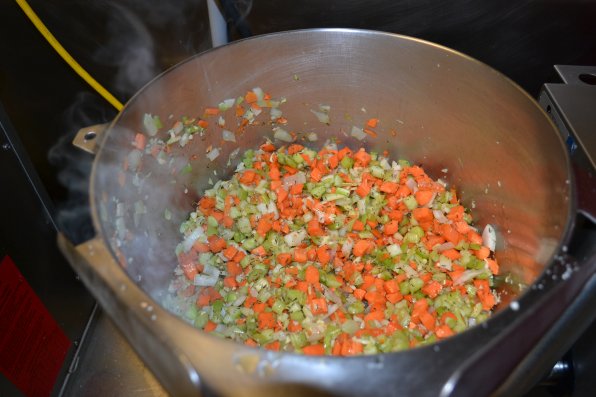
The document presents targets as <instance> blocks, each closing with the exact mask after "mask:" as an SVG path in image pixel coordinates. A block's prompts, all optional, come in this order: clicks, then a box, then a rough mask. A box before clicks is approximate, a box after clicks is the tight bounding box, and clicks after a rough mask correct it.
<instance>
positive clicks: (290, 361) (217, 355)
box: [59, 29, 593, 396]
mask: <svg viewBox="0 0 596 397" xmlns="http://www.w3.org/2000/svg"><path fill="white" fill-rule="evenodd" d="M253 87H261V88H263V89H264V90H266V91H268V92H269V93H271V94H272V95H273V96H275V97H284V98H286V100H287V102H286V103H285V104H284V105H283V112H284V116H285V117H286V118H287V119H288V121H289V123H288V126H287V130H288V131H290V130H293V131H296V132H298V133H299V132H315V133H316V134H317V136H318V140H317V141H316V142H313V143H311V145H312V146H320V145H322V143H323V142H324V141H325V140H326V139H327V138H330V137H337V136H339V137H341V139H342V142H343V143H344V144H346V145H349V146H351V147H354V148H357V147H359V146H365V147H366V148H368V149H371V150H381V151H382V150H388V151H389V155H390V157H391V158H394V159H397V158H405V159H409V160H411V161H413V162H415V163H419V164H422V165H423V166H424V167H425V169H426V170H427V172H428V173H429V174H430V175H431V176H433V177H435V178H437V177H441V176H445V174H444V173H442V170H444V169H448V172H447V174H446V176H445V179H446V180H447V181H448V182H449V183H450V184H452V185H454V186H456V187H457V189H458V191H459V192H460V193H461V197H462V199H463V202H464V204H465V205H466V206H468V207H472V206H473V207H475V213H476V214H477V219H476V220H475V221H476V223H477V224H478V225H481V226H483V225H485V224H488V223H490V224H492V225H493V226H494V227H495V229H496V231H497V253H496V255H497V258H498V260H499V262H500V264H501V268H502V271H503V273H504V274H508V275H509V279H510V280H516V283H519V284H525V285H527V286H528V287H527V288H525V289H522V290H521V292H520V290H519V289H516V288H515V283H509V284H505V287H503V290H502V302H501V304H500V306H499V308H498V310H497V313H496V314H495V315H494V316H493V317H492V318H491V319H490V320H488V321H487V322H486V323H483V324H482V325H481V326H476V327H473V328H472V329H470V330H468V331H466V332H463V333H462V334H459V335H456V336H454V337H452V338H449V339H447V340H445V341H442V342H440V343H436V344H434V345H430V346H426V347H421V348H416V349H413V350H410V351H404V352H397V353H391V354H378V355H373V356H362V357H350V358H341V357H309V356H302V355H296V354H288V353H277V352H270V351H266V350H262V349H257V348H251V347H247V346H243V345H239V344H236V343H233V342H231V341H228V340H222V339H219V338H217V337H214V336H211V335H209V334H207V333H204V332H202V331H199V330H197V329H194V328H193V327H192V326H190V325H189V324H187V323H186V322H184V321H182V320H181V319H179V318H178V317H177V316H176V315H174V314H172V313H170V312H168V311H167V310H165V309H164V308H163V306H162V305H160V303H159V302H161V301H162V299H163V296H164V294H165V293H167V291H166V290H167V287H168V284H169V280H170V278H171V276H172V271H173V269H174V267H175V265H176V257H175V254H174V248H175V246H176V244H177V243H178V242H179V241H180V238H181V235H180V233H179V230H178V229H179V224H180V223H181V222H182V221H183V220H184V219H185V218H186V217H187V216H188V214H189V212H190V211H191V209H192V205H193V203H194V202H196V201H197V198H198V197H200V195H201V194H202V192H203V190H204V189H205V188H206V187H208V186H210V185H209V183H208V182H209V180H210V179H211V180H216V179H218V178H222V177H226V176H227V175H230V174H231V172H232V170H233V169H234V167H235V164H234V161H231V162H229V157H230V154H232V153H233V151H234V150H235V149H237V148H240V150H244V149H248V148H256V147H257V146H258V145H259V144H261V143H262V142H263V140H264V137H265V136H269V137H272V135H273V134H272V132H271V129H270V128H267V127H266V126H260V127H259V126H254V127H249V128H247V130H246V132H245V133H244V134H243V135H242V136H241V137H239V139H238V143H237V144H232V143H225V144H223V145H222V141H221V135H220V134H206V135H205V136H203V137H200V138H199V137H198V136H197V137H195V139H194V140H192V141H190V142H189V144H187V145H186V146H185V147H183V148H182V147H180V146H179V145H173V149H172V150H171V152H170V153H169V155H168V157H167V159H166V160H165V161H161V162H158V161H157V160H156V159H155V158H154V157H153V156H152V155H150V154H145V153H142V152H138V153H136V154H134V155H131V152H134V146H133V143H134V140H135V134H137V133H144V132H143V131H145V128H144V127H143V118H144V115H145V114H152V115H159V116H160V118H161V120H164V124H168V120H172V117H173V119H174V120H175V119H177V118H178V117H180V116H183V115H188V116H199V115H200V114H201V112H202V109H204V108H205V107H207V106H214V105H217V104H218V103H219V102H220V101H222V100H223V99H226V98H230V97H236V96H238V95H243V94H244V93H245V92H246V91H248V90H251V89H253ZM320 104H325V105H329V106H330V107H331V111H330V115H331V123H330V125H326V124H323V123H321V122H319V121H318V120H317V118H316V117H315V116H314V115H313V113H312V112H311V109H315V110H316V109H317V107H318V106H319V105H320ZM370 117H376V118H379V119H380V120H381V126H382V128H380V129H379V131H378V132H379V134H378V136H377V137H375V138H373V137H367V138H366V139H364V140H363V141H360V140H357V139H355V138H354V137H351V136H350V135H349V133H348V134H345V133H344V132H346V131H350V129H351V127H352V126H353V125H358V124H360V125H362V124H363V123H364V121H365V120H367V119H368V118H370ZM85 138H87V140H88V142H87V144H88V145H90V144H95V143H96V145H97V146H96V147H95V152H96V157H95V161H94V165H93V172H92V176H91V184H90V186H91V187H90V201H91V209H92V216H93V221H94V225H95V229H96V232H97V236H96V237H95V238H94V239H92V240H90V241H88V242H85V243H83V244H80V245H78V246H73V245H71V244H70V243H69V242H68V241H67V240H66V239H65V238H64V237H62V236H60V237H59V244H60V246H61V248H62V250H63V252H64V253H65V255H66V256H67V257H68V259H69V261H70V262H71V264H72V265H73V267H74V268H75V270H76V271H77V272H78V273H79V275H80V276H81V278H82V280H83V281H84V282H85V284H86V285H87V286H88V288H89V289H90V290H91V291H92V293H93V294H94V295H95V297H96V298H97V299H98V301H99V302H100V304H101V306H102V307H103V308H104V310H105V311H106V312H107V313H108V314H109V315H110V316H111V318H112V319H113V320H114V321H115V323H116V324H117V325H118V326H119V327H120V329H121V330H122V331H123V333H124V335H125V336H126V337H127V338H128V340H129V341H130V343H131V344H132V346H133V347H134V348H135V349H136V351H137V352H138V353H139V355H140V356H141V357H142V359H143V360H144V361H145V362H146V364H147V365H148V366H149V367H150V368H151V369H152V371H153V372H154V373H155V375H156V376H157V378H158V379H159V380H160V381H161V382H162V383H163V385H164V387H165V388H166V389H167V390H169V391H170V392H171V393H172V395H176V396H182V395H196V394H198V393H200V392H201V390H205V387H207V389H208V390H211V391H213V392H215V393H217V394H219V395H234V396H261V395H265V394H270V395H281V393H282V392H283V395H306V394H307V393H309V394H316V393H319V394H324V395H354V396H356V395H358V396H361V395H414V393H416V394H417V395H439V394H440V393H443V395H449V394H473V395H484V394H489V393H492V392H494V391H495V390H496V388H497V386H498V385H500V384H501V383H502V382H503V381H504V380H505V379H506V377H507V375H508V374H509V373H510V372H511V370H512V369H513V368H514V367H515V366H516V365H518V364H519V363H520V361H521V360H522V359H523V357H524V355H525V354H526V353H527V352H528V351H529V350H530V349H531V347H532V346H533V344H535V343H536V341H537V340H538V339H539V338H540V336H541V335H542V334H543V333H544V332H545V331H546V329H547V328H548V327H549V326H550V325H551V324H552V323H553V322H554V321H555V319H557V318H558V317H559V316H560V315H561V313H563V311H564V310H565V309H566V307H567V305H568V304H569V303H570V302H571V301H572V299H573V297H574V296H575V295H576V293H577V292H578V291H579V289H580V288H581V287H582V285H583V283H584V282H585V280H586V278H587V277H586V275H591V274H592V273H593V269H584V268H582V267H577V266H576V267H570V265H569V264H568V263H565V262H564V261H561V260H557V259H558V258H559V256H558V254H560V253H561V252H563V251H564V250H565V244H566V243H567V241H568V238H569V235H570V231H571V229H572V223H573V219H574V217H575V211H576V209H575V204H574V202H575V196H574V185H573V177H572V172H571V167H570V162H569V158H568V155H567V152H566V150H565V146H564V144H563V142H562V140H561V138H560V137H559V135H558V133H557V131H556V129H555V127H554V126H553V124H552V123H551V121H550V120H549V118H548V117H547V116H546V114H545V113H544V112H543V111H542V110H541V109H540V108H539V106H538V105H537V104H536V102H535V101H534V100H532V98H531V97H530V96H528V95H527V94H526V93H525V92H524V91H522V90H521V89H520V88H519V87H518V86H517V85H515V84H514V83H512V82H511V81H510V80H508V79H507V78H506V77H504V76H503V75H501V74H499V73H498V72H496V71H494V70H493V69H491V68H489V67H487V66H486V65H484V64H482V63H480V62H478V61H476V60H474V59H471V58H469V57H467V56H465V55H462V54H460V53H458V52H455V51H453V50H450V49H448V48H445V47H441V46H438V45H435V44H432V43H429V42H425V41H421V40H417V39H414V38H409V37H404V36H398V35H394V34H387V33H381V32H373V31H358V30H344V29H330V30H329V29H322V30H305V31H293V32H284V33H277V34H271V35H266V36H261V37H256V38H252V39H248V40H243V41H239V42H235V43H232V44H230V45H226V46H224V47H220V48H217V49H214V50H211V51H207V52H205V53H203V54H200V55H197V56H196V57H193V58H191V59H188V60H186V61H185V62H182V63H181V64H179V65H177V66H175V67H173V68H172V69H170V70H169V71H167V72H165V73H164V74H162V75H161V76H159V77H157V78H156V79H154V80H153V81H152V82H151V83H149V84H148V85H147V86H146V87H144V88H143V89H142V90H141V91H140V92H139V93H138V94H137V95H135V96H134V97H133V98H132V99H131V100H130V101H129V102H128V103H127V104H126V106H125V107H124V109H123V110H122V111H121V112H120V114H118V116H117V117H116V119H115V120H114V121H113V122H112V123H111V124H110V125H109V126H108V127H107V129H106V130H105V131H104V132H103V133H102V134H100V136H98V137H97V138H96V141H97V142H95V141H92V140H91V138H92V137H91V136H90V135H87V136H85V137H83V139H85ZM150 138H151V137H150V136H148V137H147V139H150ZM208 147H211V148H221V149H220V150H221V152H220V154H219V156H218V157H217V158H215V159H213V160H211V159H210V158H209V157H207V156H206V148H208ZM131 156H132V157H131ZM131 159H132V160H134V161H133V162H134V163H135V165H134V167H133V166H129V167H128V169H126V170H124V169H123V164H124V163H126V162H128V164H130V162H131ZM139 159H140V165H137V162H138V160H139ZM189 161H190V164H191V166H192V171H190V172H188V171H189V168H188V167H185V168H184V170H185V171H186V172H180V170H181V169H182V168H183V167H184V165H186V164H187V163H188V162H189ZM164 213H165V214H167V216H164ZM582 271H583V272H584V273H585V274H580V273H581V272H582ZM576 274H577V276H576ZM557 276H558V277H557ZM561 276H563V277H561Z"/></svg>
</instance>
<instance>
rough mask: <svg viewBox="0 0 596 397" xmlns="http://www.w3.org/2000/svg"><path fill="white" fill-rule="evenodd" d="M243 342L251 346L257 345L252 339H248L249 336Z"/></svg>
mask: <svg viewBox="0 0 596 397" xmlns="http://www.w3.org/2000/svg"><path fill="white" fill-rule="evenodd" d="M244 344H245V345H246V346H252V347H257V346H258V345H259V344H258V343H257V342H256V341H255V340H254V339H250V338H249V339H247V340H245V341H244Z"/></svg>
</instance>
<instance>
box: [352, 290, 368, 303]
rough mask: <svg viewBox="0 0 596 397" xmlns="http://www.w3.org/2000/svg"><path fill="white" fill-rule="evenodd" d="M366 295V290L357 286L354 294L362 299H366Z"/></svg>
mask: <svg viewBox="0 0 596 397" xmlns="http://www.w3.org/2000/svg"><path fill="white" fill-rule="evenodd" d="M364 295H366V291H365V290H363V289H360V288H356V289H355V290H354V296H355V297H356V298H357V299H358V300H362V299H364Z"/></svg>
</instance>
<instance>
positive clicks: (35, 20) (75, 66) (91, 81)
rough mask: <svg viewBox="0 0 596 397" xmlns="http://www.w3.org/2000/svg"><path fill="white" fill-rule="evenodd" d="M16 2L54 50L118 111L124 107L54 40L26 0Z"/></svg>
mask: <svg viewBox="0 0 596 397" xmlns="http://www.w3.org/2000/svg"><path fill="white" fill-rule="evenodd" d="M16 2H17V4H18V5H19V7H21V9H22V10H23V12H24V13H25V14H26V15H27V17H28V18H29V19H30V20H31V22H33V25H35V27H36V28H37V30H39V33H41V34H42V36H43V37H45V39H46V40H47V41H48V43H50V45H51V46H52V47H53V48H54V50H56V52H57V53H58V54H59V55H60V56H61V57H62V59H64V60H65V61H66V63H68V64H69V65H70V67H71V68H73V69H74V71H75V72H76V73H77V74H78V75H79V76H81V77H82V78H83V80H85V81H86V82H87V83H88V84H89V85H90V86H91V87H93V89H94V90H95V91H97V93H98V94H99V95H101V96H102V97H104V99H105V100H107V101H108V102H110V104H111V105H112V106H114V107H115V108H116V109H117V110H118V111H120V110H122V108H123V107H124V106H123V105H122V103H121V102H120V101H118V100H117V99H116V98H115V97H114V96H113V95H112V94H110V92H109V91H108V90H106V89H105V88H104V87H103V86H102V85H101V84H99V83H98V82H97V81H96V80H95V79H94V78H93V77H91V75H90V74H89V73H87V71H86V70H85V69H83V67H82V66H81V65H79V64H78V62H77V61H75V60H74V58H73V57H72V56H71V55H70V54H69V53H68V51H66V50H65V49H64V47H62V45H61V44H60V43H59V42H58V40H56V38H55V37H54V35H53V34H52V33H51V32H50V31H49V30H48V28H47V27H46V26H45V25H44V23H43V22H42V21H41V20H40V19H39V17H38V16H37V15H36V14H35V12H34V11H33V10H32V9H31V7H30V6H29V4H28V3H27V1H26V0H16Z"/></svg>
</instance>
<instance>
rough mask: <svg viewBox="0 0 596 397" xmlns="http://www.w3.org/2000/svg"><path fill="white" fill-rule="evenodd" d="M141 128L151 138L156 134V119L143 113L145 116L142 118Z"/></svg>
mask: <svg viewBox="0 0 596 397" xmlns="http://www.w3.org/2000/svg"><path fill="white" fill-rule="evenodd" d="M143 127H145V131H147V134H149V135H151V136H154V135H155V134H157V130H158V128H157V127H158V126H157V123H156V119H155V117H154V116H152V115H150V114H148V113H145V115H144V116H143Z"/></svg>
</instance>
